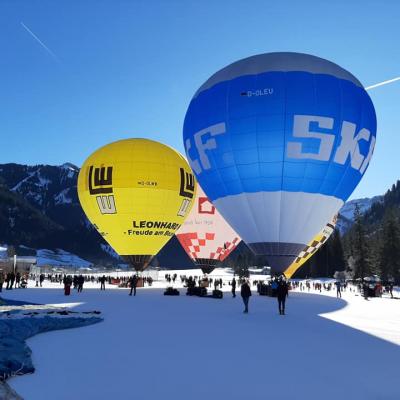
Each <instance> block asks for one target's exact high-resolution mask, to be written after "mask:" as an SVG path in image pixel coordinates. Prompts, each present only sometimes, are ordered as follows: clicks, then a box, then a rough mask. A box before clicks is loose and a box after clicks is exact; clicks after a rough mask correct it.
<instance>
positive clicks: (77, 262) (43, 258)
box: [36, 249, 92, 268]
mask: <svg viewBox="0 0 400 400" xmlns="http://www.w3.org/2000/svg"><path fill="white" fill-rule="evenodd" d="M36 257H37V265H38V266H39V267H40V266H43V265H54V266H61V267H68V266H74V267H77V268H87V267H90V266H91V265H92V263H90V262H89V261H86V260H84V259H83V258H80V257H78V256H77V255H75V254H72V253H69V252H68V251H65V250H62V249H57V250H55V251H53V250H48V249H39V250H37V252H36Z"/></svg>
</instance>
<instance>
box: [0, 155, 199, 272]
mask: <svg viewBox="0 0 400 400" xmlns="http://www.w3.org/2000/svg"><path fill="white" fill-rule="evenodd" d="M78 174H79V168H78V167H76V166H75V165H73V164H70V163H65V164H63V165H61V166H50V165H35V166H27V165H20V164H0V243H7V244H9V245H13V246H15V247H17V253H18V254H19V255H35V252H36V250H37V256H38V257H39V258H38V260H39V259H40V260H41V259H43V260H44V261H43V262H49V263H50V261H51V265H53V264H54V263H57V262H58V261H63V260H64V259H65V260H64V261H65V262H66V263H67V264H70V263H75V264H77V266H78V265H83V264H85V263H88V262H90V263H99V264H102V265H111V264H117V263H120V262H121V260H120V258H119V256H118V255H117V254H116V253H115V252H114V250H113V249H112V248H111V247H110V246H109V244H108V243H106V242H105V241H104V239H103V238H102V237H101V236H100V235H99V234H98V233H97V231H95V229H93V227H92V224H91V223H90V222H89V221H88V220H87V218H86V216H85V214H84V213H83V211H82V208H81V206H80V204H79V200H78V194H77V180H78ZM174 239H175V238H174ZM41 249H48V250H41ZM46 254H47V255H46ZM60 257H61V258H60ZM46 260H47V261H46ZM86 260H87V261H86ZM64 261H63V262H64ZM155 263H157V264H158V265H161V266H165V265H168V266H172V267H178V266H179V267H183V268H190V267H193V263H192V262H191V260H190V259H189V258H188V256H187V255H186V253H185V251H184V250H183V249H182V247H181V246H180V244H179V242H178V241H177V240H170V242H169V243H168V245H167V246H165V248H164V249H163V250H162V252H161V256H159V257H158V260H155Z"/></svg>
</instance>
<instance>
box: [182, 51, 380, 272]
mask: <svg viewBox="0 0 400 400" xmlns="http://www.w3.org/2000/svg"><path fill="white" fill-rule="evenodd" d="M183 136H184V144H185V149H186V154H187V157H188V160H189V163H190V165H191V167H192V169H193V171H194V172H195V174H196V177H197V179H198V181H199V183H200V185H201V186H202V188H203V189H204V191H205V193H206V194H207V196H208V197H209V199H210V200H211V201H212V202H213V204H214V205H215V206H216V207H217V209H218V211H219V212H220V213H221V214H222V215H223V217H224V218H225V219H226V220H227V221H228V223H229V224H230V225H231V226H232V228H233V229H234V230H235V231H236V232H238V234H239V235H240V236H241V238H242V239H243V240H244V241H245V242H246V243H247V244H248V245H249V247H250V248H251V249H252V250H253V251H254V252H255V253H256V254H260V255H266V256H267V258H268V261H269V264H270V265H271V267H273V270H275V271H276V272H283V271H284V270H285V269H286V268H287V267H288V266H289V265H290V264H291V263H292V262H293V261H294V260H295V258H296V257H297V255H298V254H299V252H300V251H301V250H302V249H303V248H304V247H305V246H306V244H307V243H308V242H309V241H310V240H311V239H312V238H313V237H314V236H315V235H316V234H317V233H318V232H319V231H320V230H321V228H322V227H323V226H324V225H325V224H326V221H329V220H330V219H331V217H332V215H335V214H336V213H337V211H338V210H339V208H340V207H341V206H342V205H343V203H344V201H346V199H347V198H348V197H349V196H350V194H351V193H352V191H353V190H354V188H355V187H356V186H357V184H358V182H359V181H360V179H361V178H362V176H363V175H364V173H365V171H366V168H367V167H368V164H369V162H370V159H371V156H372V153H373V149H374V145H375V137H376V116H375V110H374V107H373V104H372V101H371V99H370V98H369V96H368V94H367V92H366V91H365V89H364V88H363V86H362V85H361V83H360V82H359V81H358V80H357V79H356V78H355V77H354V76H353V75H351V74H350V73H349V72H347V71H346V70H344V69H343V68H341V67H339V66H338V65H336V64H334V63H332V62H329V61H327V60H324V59H321V58H318V57H314V56H311V55H307V54H299V53H270V54H262V55H258V56H253V57H249V58H246V59H243V60H240V61H238V62H236V63H233V64H231V65H229V66H228V67H226V68H224V69H222V70H220V71H219V72H217V73H216V74H215V75H213V76H212V77H211V78H210V79H209V80H208V81H207V82H205V83H204V84H203V85H202V86H201V87H200V89H199V90H198V91H197V93H196V94H195V95H194V97H193V99H192V101H191V103H190V105H189V108H188V110H187V113H186V117H185V123H184V132H183Z"/></svg>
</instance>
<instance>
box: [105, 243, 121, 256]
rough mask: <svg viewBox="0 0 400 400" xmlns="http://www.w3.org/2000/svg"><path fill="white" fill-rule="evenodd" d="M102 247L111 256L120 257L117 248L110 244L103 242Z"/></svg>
mask: <svg viewBox="0 0 400 400" xmlns="http://www.w3.org/2000/svg"><path fill="white" fill-rule="evenodd" d="M100 247H101V249H102V250H103V251H104V252H105V253H107V254H108V255H110V256H111V257H113V258H116V259H119V258H120V257H119V255H118V254H117V253H116V252H115V250H114V249H113V248H112V247H111V246H110V245H108V244H104V243H101V244H100Z"/></svg>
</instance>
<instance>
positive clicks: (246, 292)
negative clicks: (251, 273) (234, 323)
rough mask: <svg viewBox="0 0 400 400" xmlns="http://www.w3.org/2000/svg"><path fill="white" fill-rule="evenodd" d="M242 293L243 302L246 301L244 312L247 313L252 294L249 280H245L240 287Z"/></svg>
mask: <svg viewBox="0 0 400 400" xmlns="http://www.w3.org/2000/svg"><path fill="white" fill-rule="evenodd" d="M240 295H241V296H242V299H243V303H244V311H243V313H244V314H247V313H248V312H249V300H250V296H251V289H250V285H249V283H248V281H247V280H245V281H244V282H243V283H242V286H241V288H240Z"/></svg>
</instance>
